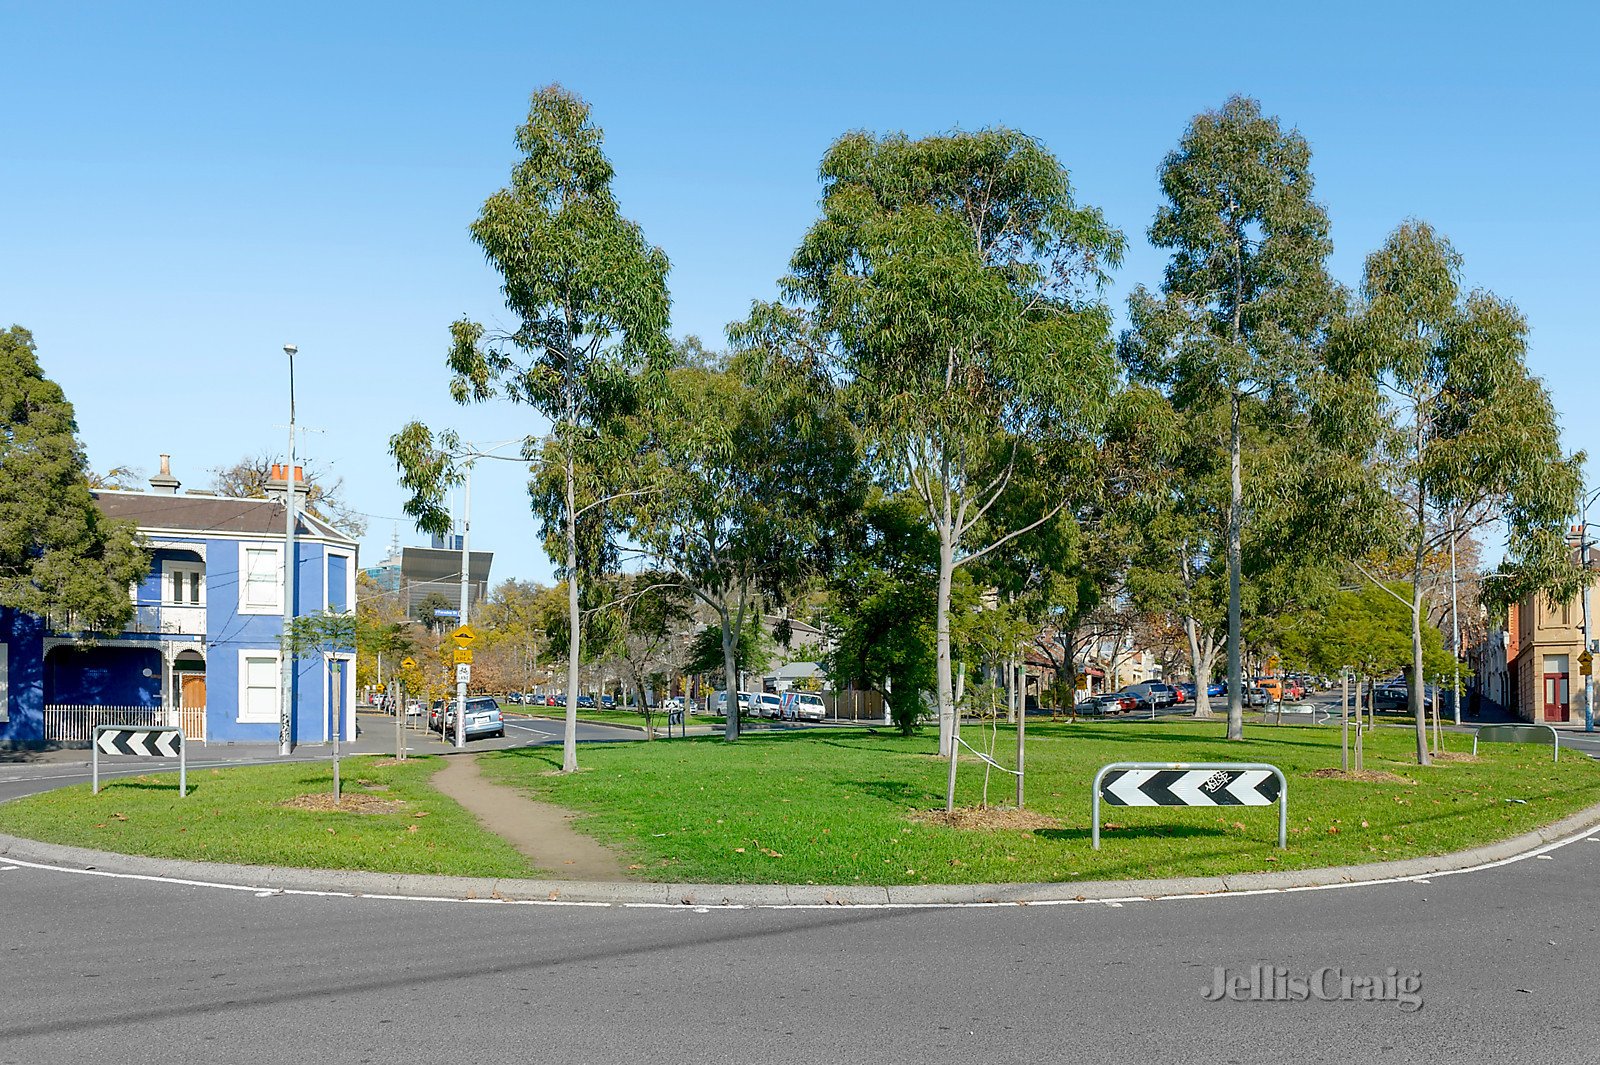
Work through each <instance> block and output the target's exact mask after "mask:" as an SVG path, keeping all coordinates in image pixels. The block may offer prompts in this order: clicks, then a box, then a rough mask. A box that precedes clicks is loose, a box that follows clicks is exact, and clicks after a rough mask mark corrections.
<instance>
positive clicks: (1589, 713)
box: [1578, 492, 1600, 732]
mask: <svg viewBox="0 0 1600 1065" xmlns="http://www.w3.org/2000/svg"><path fill="white" fill-rule="evenodd" d="M1596 499H1600V492H1595V493H1594V494H1593V495H1590V496H1588V497H1586V498H1585V499H1584V501H1583V513H1582V514H1581V515H1580V516H1579V519H1578V568H1579V569H1580V570H1581V571H1582V573H1583V651H1582V653H1583V654H1589V653H1590V651H1589V646H1590V644H1589V587H1590V583H1591V582H1590V580H1589V505H1590V504H1591V503H1593V502H1594V501H1595V500H1596ZM1583 731H1585V732H1593V731H1594V671H1593V669H1589V668H1586V669H1584V671H1583Z"/></svg>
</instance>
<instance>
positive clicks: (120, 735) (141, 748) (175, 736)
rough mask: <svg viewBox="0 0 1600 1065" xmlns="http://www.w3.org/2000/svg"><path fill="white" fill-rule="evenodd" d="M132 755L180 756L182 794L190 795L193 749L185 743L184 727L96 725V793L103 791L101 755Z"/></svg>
mask: <svg viewBox="0 0 1600 1065" xmlns="http://www.w3.org/2000/svg"><path fill="white" fill-rule="evenodd" d="M102 754H123V755H132V756H133V757H135V758H176V759H177V760H178V794H179V795H187V794H189V752H188V745H187V744H185V743H184V742H183V729H181V728H179V727H177V726H176V725H96V726H95V727H94V746H93V747H92V748H90V755H91V757H90V764H91V765H93V767H94V769H93V776H92V777H91V780H92V782H93V791H94V794H96V795H98V794H100V756H101V755H102Z"/></svg>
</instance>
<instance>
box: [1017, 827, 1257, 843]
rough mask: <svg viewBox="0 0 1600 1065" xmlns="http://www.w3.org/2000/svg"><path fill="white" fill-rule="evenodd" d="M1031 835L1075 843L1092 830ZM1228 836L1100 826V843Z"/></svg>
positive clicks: (1190, 829) (1175, 829)
mask: <svg viewBox="0 0 1600 1065" xmlns="http://www.w3.org/2000/svg"><path fill="white" fill-rule="evenodd" d="M1033 835H1035V836H1037V837H1038V838H1040V839H1050V840H1059V841H1061V842H1077V841H1080V840H1085V839H1090V838H1091V837H1092V835H1093V830H1092V829H1089V828H1036V829H1034V830H1033ZM1230 835H1234V834H1233V833H1229V832H1228V831H1226V830H1224V829H1220V828H1208V827H1205V826H1202V825H1128V826H1126V827H1123V828H1108V827H1106V826H1105V825H1101V826H1100V839H1101V841H1102V842H1111V841H1113V840H1129V839H1194V838H1198V837H1200V836H1209V837H1212V838H1215V837H1218V836H1224V837H1225V836H1230Z"/></svg>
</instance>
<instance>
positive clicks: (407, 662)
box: [400, 658, 417, 669]
mask: <svg viewBox="0 0 1600 1065" xmlns="http://www.w3.org/2000/svg"><path fill="white" fill-rule="evenodd" d="M400 666H401V668H403V669H416V668H417V660H416V659H415V658H402V659H401V660H400Z"/></svg>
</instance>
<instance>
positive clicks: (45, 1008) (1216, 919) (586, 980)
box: [0, 764, 1600, 1065]
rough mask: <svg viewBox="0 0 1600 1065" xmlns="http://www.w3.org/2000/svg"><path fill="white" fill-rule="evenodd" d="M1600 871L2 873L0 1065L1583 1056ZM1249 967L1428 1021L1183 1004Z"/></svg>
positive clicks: (1385, 1013)
mask: <svg viewBox="0 0 1600 1065" xmlns="http://www.w3.org/2000/svg"><path fill="white" fill-rule="evenodd" d="M146 767H147V768H148V764H147V766H146ZM41 768H42V767H41ZM57 768H58V769H64V768H68V767H57ZM18 773H20V770H19V769H18V768H16V767H12V766H0V777H7V776H13V775H17V774H18ZM40 783H42V782H40ZM40 783H35V784H34V786H35V787H37V786H40ZM1597 876H1600V834H1597V836H1596V837H1595V839H1594V840H1585V839H1579V840H1577V841H1576V842H1573V843H1571V844H1569V845H1566V846H1562V847H1559V848H1556V849H1554V850H1551V851H1550V852H1548V853H1547V854H1545V855H1544V856H1542V857H1530V858H1527V859H1525V860H1520V861H1515V862H1512V863H1509V864H1505V865H1501V866H1499V867H1497V868H1491V869H1484V870H1479V871H1473V872H1466V873H1461V874H1457V875H1451V876H1440V877H1436V878H1434V879H1433V880H1432V882H1430V883H1403V884H1382V885H1371V886H1361V887H1348V888H1339V889H1333V890H1321V891H1300V892H1291V893H1276V894H1264V895H1255V896H1231V897H1210V898H1200V899H1171V900H1165V901H1148V902H1138V903H1127V904H1124V905H1120V906H1118V905H1107V904H1100V903H1094V904H1080V905H1062V906H1040V905H1034V906H1028V907H999V908H974V909H959V908H928V909H849V910H842V909H764V910H758V909H747V910H715V909H713V910H705V911H701V910H695V909H692V908H688V907H680V908H616V907H586V906H562V905H532V906H529V905H500V904H495V903H489V902H426V901H396V900H382V899H352V898H340V897H316V896H304V895H292V894H266V895H257V894H256V893H254V892H238V891H228V890H222V889H217V888H205V887H196V886H186V885H181V884H172V883H161V882H150V881H145V880H138V879H121V878H113V877H106V876H95V875H93V874H89V873H76V872H67V871H55V870H48V869H34V868H30V867H27V866H14V867H10V868H6V867H5V863H3V862H0V915H3V921H0V974H3V976H0V995H3V999H0V1001H4V1004H5V1005H4V1013H3V1014H0V1063H10V1062H15V1063H19V1065H22V1063H27V1065H35V1063H40V1065H50V1063H56V1062H61V1063H68V1062H70V1063H79V1062H92V1061H113V1060H114V1061H118V1062H163V1063H168V1062H175V1061H214V1062H229V1063H233V1062H239V1063H244V1062H284V1061H292V1060H295V1059H298V1058H304V1059H307V1060H312V1061H315V1062H317V1063H318V1065H322V1063H343V1062H352V1063H355V1062H374V1063H377V1062H444V1061H452V1062H462V1061H465V1062H474V1063H478V1062H483V1063H490V1062H547V1061H548V1062H562V1063H580V1062H649V1063H651V1065H661V1063H666V1062H672V1063H678V1062H689V1063H696V1062H740V1063H745V1062H796V1063H800V1062H804V1063H807V1065H830V1063H841V1065H842V1063H854V1062H871V1063H874V1065H882V1063H897V1062H907V1063H911V1062H915V1063H917V1065H925V1063H930V1062H962V1063H980V1065H982V1063H1011V1062H1016V1063H1028V1065H1036V1063H1041V1062H1080V1061H1081V1062H1095V1063H1102V1062H1107V1061H1112V1062H1193V1061H1205V1062H1272V1063H1279V1062H1308V1061H1316V1062H1320V1061H1338V1062H1385V1063H1393V1062H1412V1061H1416V1062H1423V1061H1426V1062H1491V1063H1492V1062H1510V1061H1516V1062H1519V1063H1539V1065H1545V1063H1549V1065H1561V1063H1566V1062H1574V1063H1576V1062H1584V1063H1592V1062H1594V1061H1596V1060H1597V1059H1600V1049H1597V1044H1600V1018H1597V1015H1596V1009H1597V997H1600V983H1597V980H1596V974H1597V971H1600V970H1597V967H1596V964H1595V959H1596V956H1597V948H1600V931H1597V919H1596V918H1595V916H1593V901H1592V900H1593V898H1594V890H1593V886H1594V884H1595V882H1596V877H1597ZM1257 965H1266V966H1276V967H1279V968H1281V969H1283V970H1285V972H1284V975H1285V976H1286V977H1291V978H1295V979H1301V980H1303V979H1307V978H1317V977H1318V976H1319V974H1322V973H1323V972H1324V971H1325V970H1327V969H1329V968H1330V967H1331V968H1332V969H1335V970H1337V973H1335V974H1334V975H1333V976H1332V977H1331V978H1330V979H1331V981H1332V982H1331V983H1330V984H1327V985H1322V989H1323V990H1327V991H1332V992H1334V993H1337V992H1338V990H1339V988H1338V976H1339V975H1344V976H1348V977H1355V978H1364V977H1370V976H1378V977H1380V978H1381V977H1383V976H1385V975H1386V974H1387V970H1389V969H1391V968H1392V969H1395V970H1396V971H1397V973H1398V975H1399V976H1400V977H1402V978H1406V977H1410V976H1411V974H1412V973H1416V974H1418V975H1417V979H1418V980H1419V982H1420V987H1419V988H1418V989H1417V993H1418V994H1419V995H1420V998H1421V1000H1422V1006H1421V1008H1420V1009H1415V1010H1412V1009H1409V1008H1403V1006H1402V1004H1401V1003H1400V1002H1397V1001H1394V1000H1390V1001H1359V1000H1357V1001H1343V1000H1337V999H1335V1000H1332V1001H1318V1000H1315V999H1309V1000H1306V1001H1248V1000H1246V1001H1235V1000H1230V999H1227V998H1224V999H1223V1000H1222V1001H1208V1000H1207V998H1206V997H1205V996H1203V995H1202V993H1201V989H1202V987H1206V986H1211V985H1212V984H1213V983H1214V980H1215V977H1214V971H1215V969H1217V968H1218V967H1221V968H1223V969H1225V970H1228V971H1230V972H1231V973H1232V974H1238V976H1239V978H1240V979H1241V980H1243V979H1247V978H1248V974H1249V973H1250V970H1251V968H1252V967H1253V966H1257ZM1226 975H1227V974H1225V978H1226ZM1358 988H1359V985H1353V987H1352V990H1353V992H1354V991H1356V990H1357V989H1358ZM1408 1001H1409V1000H1408Z"/></svg>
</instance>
